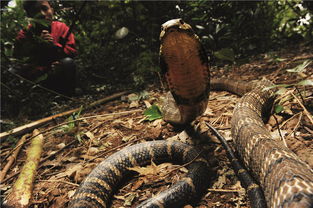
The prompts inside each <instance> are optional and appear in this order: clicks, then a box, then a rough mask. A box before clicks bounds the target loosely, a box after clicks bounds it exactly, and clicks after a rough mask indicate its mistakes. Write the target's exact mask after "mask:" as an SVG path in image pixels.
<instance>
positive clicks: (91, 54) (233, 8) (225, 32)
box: [1, 0, 313, 113]
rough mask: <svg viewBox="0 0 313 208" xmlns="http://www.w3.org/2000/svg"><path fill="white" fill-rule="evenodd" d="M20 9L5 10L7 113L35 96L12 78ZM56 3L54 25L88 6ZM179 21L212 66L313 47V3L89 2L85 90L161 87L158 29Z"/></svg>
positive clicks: (22, 22)
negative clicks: (300, 45)
mask: <svg viewBox="0 0 313 208" xmlns="http://www.w3.org/2000/svg"><path fill="white" fill-rule="evenodd" d="M16 3H17V5H16V7H14V8H10V7H4V8H2V10H1V54H2V55H1V69H2V70H1V75H2V81H1V85H2V106H4V107H7V109H6V110H8V108H9V107H10V106H11V107H12V103H16V102H17V103H20V101H21V100H25V102H26V101H29V99H30V97H29V94H30V93H31V92H32V90H33V89H34V87H33V86H32V85H29V84H27V83H25V82H23V83H21V82H20V80H19V78H17V77H15V76H13V75H12V74H11V73H9V72H8V69H9V68H10V67H11V66H13V65H14V64H16V63H18V62H19V61H21V60H16V59H14V58H13V57H12V51H13V48H14V40H15V36H16V34H17V32H18V31H19V30H20V29H21V28H24V27H26V26H27V24H28V19H27V18H25V13H24V11H23V9H22V7H21V1H20V0H16ZM52 3H53V6H54V8H55V13H56V14H55V16H56V18H57V19H59V20H61V21H64V22H66V23H67V24H68V25H71V24H72V22H73V21H74V20H75V19H76V14H77V12H78V10H79V9H80V7H81V5H82V3H83V2H82V1H53V2H52ZM1 7H2V6H1ZM177 17H181V18H183V19H184V20H185V21H186V22H188V23H189V24H191V25H192V26H193V28H194V30H195V32H196V33H197V34H198V35H199V36H200V38H201V39H202V42H203V43H204V46H205V48H206V49H207V52H208V56H209V57H210V60H211V63H212V64H225V63H227V64H229V63H237V64H240V63H242V61H243V60H245V58H247V57H249V56H251V55H254V54H258V53H261V52H265V51H269V50H271V49H273V48H274V47H278V46H281V45H284V44H286V43H289V42H290V41H292V42H295V41H298V42H299V41H303V42H306V43H308V44H310V43H311V44H312V37H313V34H312V31H313V29H312V28H313V24H312V17H313V15H312V2H302V1H301V0H293V1H283V0H280V1H249V2H244V1H203V0H201V1H88V2H87V4H86V6H85V7H84V8H83V11H82V13H81V14H80V16H79V17H78V19H77V21H76V24H75V27H74V28H73V31H74V33H75V35H76V40H77V43H78V44H77V45H78V50H79V56H78V57H77V58H76V61H77V63H78V66H79V69H78V72H79V74H78V75H79V80H81V82H80V86H79V87H81V88H83V89H84V90H90V89H96V90H98V91H101V90H102V91H105V92H106V93H108V92H109V91H114V90H117V89H119V88H121V87H125V86H128V87H129V86H133V87H134V86H136V87H143V86H145V85H146V84H148V83H151V81H152V80H157V79H158V76H157V72H158V71H159V67H158V48H159V40H158V36H159V32H160V25H161V24H162V23H164V22H165V21H167V20H169V19H173V18H177ZM310 41H311V42H310ZM25 86H26V87H25ZM89 92H90V91H89ZM8 103H9V104H8ZM13 106H14V105H13ZM13 108H14V109H15V107H13ZM1 111H2V113H3V112H4V108H2V109H1ZM9 111H10V110H9Z"/></svg>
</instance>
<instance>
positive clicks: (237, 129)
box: [70, 19, 313, 208]
mask: <svg viewBox="0 0 313 208" xmlns="http://www.w3.org/2000/svg"><path fill="white" fill-rule="evenodd" d="M160 40H161V48H160V64H161V68H162V72H163V74H164V75H165V78H166V80H167V83H168V85H169V88H170V91H171V93H169V94H168V95H167V100H166V105H164V106H163V108H162V111H163V113H164V118H165V120H167V121H169V122H171V123H173V124H186V123H189V122H191V121H192V120H194V119H195V118H196V117H197V116H199V115H201V114H202V113H203V111H204V110H205V108H206V106H207V100H208V93H209V71H208V60H207V57H206V55H205V53H204V50H203V48H202V46H201V44H200V42H199V39H198V37H197V36H196V35H195V34H194V32H193V31H192V29H191V27H190V26H189V25H188V24H186V23H184V22H183V21H182V20H181V19H175V20H170V21H168V22H166V23H164V24H163V25H162V31H161V35H160ZM270 85H272V83H270V82H269V81H266V80H265V81H261V82H259V83H257V84H251V83H248V84H247V83H242V82H234V81H233V80H230V79H219V80H211V88H213V89H217V90H228V91H231V92H234V93H236V94H240V95H243V94H244V93H246V92H248V93H246V94H245V95H244V96H243V97H242V99H241V100H240V102H239V103H237V105H236V107H235V110H234V114H233V118H232V136H233V138H234V143H235V149H236V150H237V152H238V153H239V155H240V156H241V158H242V160H243V161H244V163H245V165H246V166H247V167H248V168H249V169H250V170H251V172H252V173H253V175H254V177H255V178H256V179H257V180H258V181H259V182H260V185H261V186H262V188H263V190H264V193H265V198H266V201H267V206H268V207H269V208H276V207H279V208H283V207H294V208H296V207H301V208H312V207H313V171H312V169H311V168H310V167H309V166H308V165H307V164H306V163H304V162H302V161H301V160H300V159H299V158H298V157H297V155H295V154H294V153H293V152H291V151H290V150H289V149H288V148H287V147H285V146H284V145H283V143H282V142H281V141H279V140H277V139H273V138H272V137H271V135H270V133H269V132H268V131H267V130H266V128H265V127H264V123H263V120H262V118H263V115H264V114H266V112H268V110H269V107H270V106H271V102H272V101H273V93H274V92H273V91H272V90H262V89H263V88H264V87H266V86H270ZM255 86H257V87H256V88H255ZM253 88H255V89H253ZM251 90H252V91H251ZM249 91H250V92H249ZM194 158H197V151H196V150H195V149H193V148H192V147H190V146H188V145H185V144H182V143H180V142H167V141H156V142H147V143H141V144H137V145H135V146H131V147H128V148H126V149H123V150H122V151H120V152H117V153H115V154H113V155H112V156H110V157H109V158H108V159H106V160H105V161H103V162H102V163H100V164H99V165H98V166H97V167H96V168H95V169H94V170H93V171H92V172H91V173H90V174H89V175H88V176H87V178H86V179H85V181H84V182H83V183H82V185H81V186H80V188H79V189H78V190H77V191H76V193H75V195H74V197H73V200H72V201H71V203H70V207H106V206H107V205H108V202H109V198H110V196H111V195H112V193H113V191H114V189H116V186H117V185H118V183H119V182H120V181H121V180H122V178H123V176H125V174H127V173H128V172H129V171H128V168H129V167H132V166H136V165H140V166H141V165H145V164H147V163H149V162H150V161H151V159H152V160H153V161H163V160H164V159H168V160H174V161H180V162H183V163H185V162H188V161H191V160H193V159H194ZM208 169H209V167H208V165H207V163H206V162H205V161H204V159H202V158H197V159H196V160H195V161H194V163H191V164H190V165H189V173H188V175H187V176H186V177H185V178H184V179H182V181H180V182H178V184H176V185H174V187H173V188H172V189H169V190H167V191H166V192H165V193H161V194H159V195H157V196H156V197H155V198H152V199H150V200H148V201H147V202H144V204H142V205H139V207H179V206H182V205H184V204H185V203H187V201H188V200H189V199H190V198H192V197H195V196H196V195H197V193H196V191H199V192H201V191H204V190H205V188H206V186H207V184H208V178H207V177H206V174H207V173H208ZM189 191H191V193H192V194H190V193H189ZM180 197H181V198H180Z"/></svg>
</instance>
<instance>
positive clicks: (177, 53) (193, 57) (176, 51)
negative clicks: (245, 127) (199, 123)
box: [160, 19, 209, 124]
mask: <svg viewBox="0 0 313 208" xmlns="http://www.w3.org/2000/svg"><path fill="white" fill-rule="evenodd" d="M160 41H161V46H160V66H161V69H162V74H163V75H164V76H165V78H166V81H167V84H168V86H169V89H170V91H171V93H168V95H167V98H166V99H167V100H166V101H165V105H163V107H162V112H163V118H164V120H165V121H167V122H170V123H173V124H187V123H190V122H191V121H193V120H194V119H195V118H196V117H197V116H199V115H201V114H202V113H203V112H204V110H205V109H206V107H207V102H208V95H209V68H208V58H207V55H206V53H205V51H204V48H203V46H202V45H201V43H200V40H199V38H198V36H197V35H196V34H195V33H194V32H193V30H192V28H191V26H190V25H189V24H187V23H185V22H184V21H183V20H181V19H173V20H170V21H167V22H166V23H164V24H163V25H162V27H161V34H160ZM173 109H176V111H173Z"/></svg>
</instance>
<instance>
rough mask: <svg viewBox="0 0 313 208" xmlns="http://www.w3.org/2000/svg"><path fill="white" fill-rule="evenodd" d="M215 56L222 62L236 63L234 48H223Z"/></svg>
mask: <svg viewBox="0 0 313 208" xmlns="http://www.w3.org/2000/svg"><path fill="white" fill-rule="evenodd" d="M214 56H215V57H216V58H218V59H221V60H227V61H231V62H234V60H235V54H234V51H233V49H232V48H223V49H221V50H219V51H216V52H214Z"/></svg>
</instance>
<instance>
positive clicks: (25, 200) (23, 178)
mask: <svg viewBox="0 0 313 208" xmlns="http://www.w3.org/2000/svg"><path fill="white" fill-rule="evenodd" d="M38 133H39V131H38V130H37V129H35V130H34V131H33V134H38ZM43 140H44V137H43V135H42V134H39V135H38V136H36V137H34V138H33V139H32V141H31V144H30V146H29V148H28V151H27V156H26V162H25V164H24V166H23V168H22V170H21V173H20V175H19V177H18V179H17V180H16V182H15V183H14V185H13V188H12V191H11V192H10V193H9V194H8V196H7V198H6V200H5V201H4V205H5V207H16V208H19V207H21V208H24V207H28V206H29V203H30V200H31V196H32V192H33V182H34V180H35V176H36V171H37V167H38V163H39V160H40V156H41V153H42V146H43Z"/></svg>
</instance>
